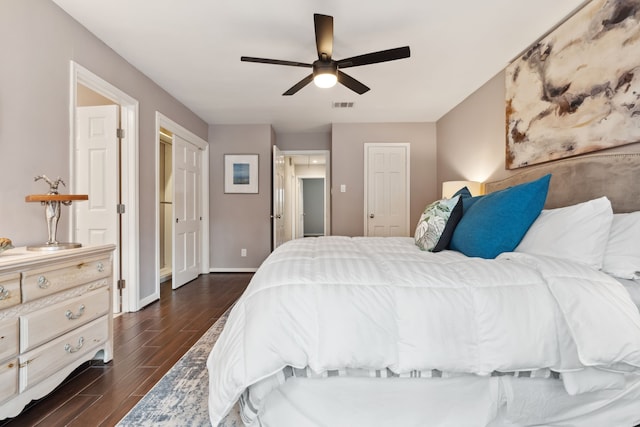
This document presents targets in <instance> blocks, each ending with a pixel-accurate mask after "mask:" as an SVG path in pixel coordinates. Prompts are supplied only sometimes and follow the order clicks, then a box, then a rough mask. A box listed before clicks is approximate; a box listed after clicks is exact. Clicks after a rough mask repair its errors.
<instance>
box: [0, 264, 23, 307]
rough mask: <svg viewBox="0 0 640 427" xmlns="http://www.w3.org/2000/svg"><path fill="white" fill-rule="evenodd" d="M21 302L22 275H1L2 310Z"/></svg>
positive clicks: (0, 298)
mask: <svg viewBox="0 0 640 427" xmlns="http://www.w3.org/2000/svg"><path fill="white" fill-rule="evenodd" d="M20 302H21V300H20V273H13V274H4V275H0V310H2V309H3V308H8V307H11V306H13V305H18V304H20Z"/></svg>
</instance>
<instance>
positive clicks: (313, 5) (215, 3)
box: [53, 0, 585, 132]
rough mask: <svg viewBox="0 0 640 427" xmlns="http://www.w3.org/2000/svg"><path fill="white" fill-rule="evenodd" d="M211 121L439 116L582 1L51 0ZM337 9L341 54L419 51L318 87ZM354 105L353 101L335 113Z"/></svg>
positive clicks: (319, 126)
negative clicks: (323, 18)
mask: <svg viewBox="0 0 640 427" xmlns="http://www.w3.org/2000/svg"><path fill="white" fill-rule="evenodd" d="M53 1H54V2H55V3H56V4H58V5H59V6H60V7H61V8H63V9H64V10H65V11H66V12H67V13H69V14H70V15H71V16H72V17H74V18H75V19H76V20H78V21H79V22H80V23H81V24H82V25H84V26H85V27H86V28H87V29H89V31H91V32H92V33H94V34H95V35H96V36H97V37H98V38H100V39H101V40H103V41H104V42H105V43H106V44H107V45H109V46H110V47H111V48H112V49H114V50H115V51H116V52H117V53H118V54H120V55H121V56H122V57H124V58H125V59H126V60H127V61H128V62H130V63H131V64H133V66H135V67H136V68H138V69H139V70H140V71H142V72H143V73H144V74H146V75H147V76H149V77H150V78H151V79H152V80H153V81H155V82H156V83H157V84H158V85H160V86H161V87H163V88H164V89H165V90H166V91H167V92H169V93H170V94H171V95H173V96H174V97H175V98H177V99H178V100H179V101H181V102H182V103H183V104H184V105H186V106H187V107H188V108H189V109H191V110H192V111H193V112H194V113H195V114H197V115H198V116H200V117H201V118H202V119H204V120H205V121H206V122H207V123H210V124H245V123H270V124H272V125H273V126H274V129H275V130H276V132H316V131H325V130H327V129H328V128H329V124H330V123H341V122H342V123H357V122H416V121H417V122H424V121H426V122H432V121H436V120H438V119H439V118H440V117H442V115H444V114H445V113H447V112H448V111H449V110H451V108H453V107H454V106H456V105H457V104H458V103H459V102H461V101H462V100H463V99H464V98H466V97H467V96H468V95H470V94H471V93H472V92H473V91H475V90H476V89H478V88H479V87H480V86H482V84H484V83H485V82H486V81H487V80H489V79H490V78H492V77H493V76H495V75H496V73H498V72H499V71H500V70H502V69H503V68H504V67H505V66H506V65H507V63H508V62H509V61H510V60H511V59H513V58H514V57H515V56H517V55H518V54H519V53H520V52H522V51H523V50H524V49H525V48H526V47H527V46H529V45H530V44H531V43H532V42H534V41H535V40H536V39H538V38H539V37H540V36H541V35H543V34H544V33H545V32H547V31H548V30H549V29H550V28H552V27H553V26H555V25H556V24H557V23H558V22H560V21H562V20H563V19H564V18H565V17H566V16H567V15H569V14H571V13H572V12H573V11H574V10H575V9H576V8H577V7H579V6H580V5H581V4H583V3H585V2H584V0H483V1H478V0H461V1H446V0H440V1H435V0H394V1H381V0H348V1H347V0H341V1H339V0H325V1H310V0H261V1H260V0H253V1H250V0H183V1H177V0H135V1H132V0H53ZM314 13H322V14H326V15H332V16H333V17H334V35H335V41H334V49H333V57H334V59H342V58H347V57H351V56H355V55H360V54H364V53H369V52H374V51H378V50H384V49H390V48H395V47H401V46H406V45H409V46H410V47H411V58H408V59H402V60H398V61H392V62H387V63H381V64H374V65H368V66H362V67H354V68H350V69H348V70H345V71H346V72H347V74H349V75H351V76H352V77H354V78H356V79H358V80H360V81H361V82H362V83H364V84H365V85H367V86H369V87H370V88H371V90H370V91H369V92H367V93H365V94H364V95H357V94H355V93H354V92H352V91H350V90H349V89H347V88H345V87H344V86H341V85H337V86H335V87H333V88H331V89H319V88H317V87H315V86H314V85H313V84H311V85H308V86H307V87H305V88H303V89H302V90H301V91H300V92H298V93H297V94H295V95H293V96H287V97H284V96H282V93H283V92H285V91H286V90H287V89H289V88H290V87H291V86H293V85H294V84H295V83H297V82H298V81H299V80H301V79H302V78H303V77H305V76H306V75H307V74H309V69H306V68H299V67H285V66H278V65H267V64H255V63H247V62H240V56H243V55H245V56H256V57H263V58H274V59H283V60H291V61H299V62H307V63H310V62H313V61H314V60H315V59H317V56H316V50H315V36H314V30H313V14H314ZM343 101H353V102H354V103H355V105H354V108H352V109H332V104H333V102H343Z"/></svg>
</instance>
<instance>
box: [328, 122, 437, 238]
mask: <svg viewBox="0 0 640 427" xmlns="http://www.w3.org/2000/svg"><path fill="white" fill-rule="evenodd" d="M365 142H389V143H393V142H408V143H410V144H411V165H410V170H411V207H410V210H411V212H410V223H409V227H410V228H409V231H410V233H412V234H413V232H414V230H415V224H416V223H417V222H418V219H419V218H420V214H421V213H422V211H423V210H424V207H425V206H426V204H427V203H428V202H432V201H433V200H436V199H437V198H438V196H439V194H440V191H439V190H438V187H437V185H436V179H437V176H436V174H437V172H436V124H435V123H352V124H345V123H341V124H333V131H332V143H331V187H332V197H331V234H336V235H344V236H361V235H362V234H363V232H364V143H365ZM342 184H345V185H346V186H347V191H346V192H345V193H341V192H340V185H342Z"/></svg>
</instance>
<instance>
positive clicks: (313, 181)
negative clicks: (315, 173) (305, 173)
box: [298, 178, 325, 237]
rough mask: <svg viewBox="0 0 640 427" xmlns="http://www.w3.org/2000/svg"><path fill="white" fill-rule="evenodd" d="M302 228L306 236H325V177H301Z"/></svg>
mask: <svg viewBox="0 0 640 427" xmlns="http://www.w3.org/2000/svg"><path fill="white" fill-rule="evenodd" d="M300 181H301V182H302V184H301V185H300V193H299V197H300V198H301V199H302V203H299V204H298V206H300V205H301V206H302V212H299V218H300V219H301V224H300V228H301V230H302V235H303V236H304V237H319V236H324V203H325V200H324V199H325V197H324V195H325V187H324V178H300Z"/></svg>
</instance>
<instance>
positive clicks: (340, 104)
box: [333, 102, 353, 108]
mask: <svg viewBox="0 0 640 427" xmlns="http://www.w3.org/2000/svg"><path fill="white" fill-rule="evenodd" d="M333 108H353V102H334V103H333Z"/></svg>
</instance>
